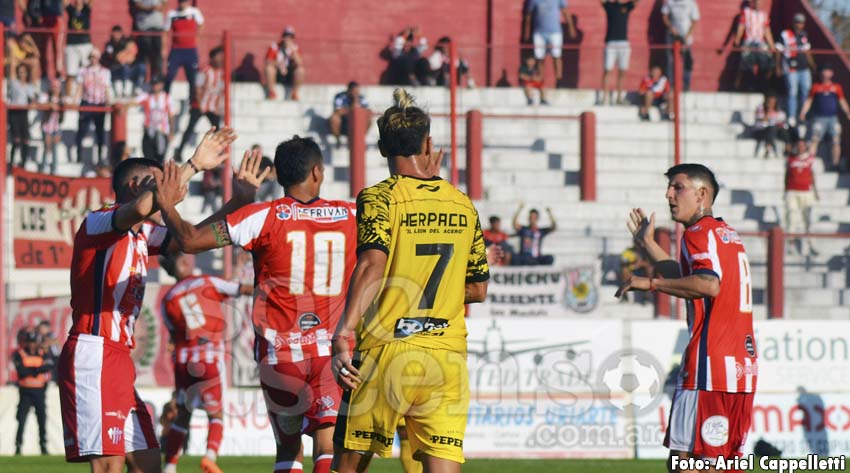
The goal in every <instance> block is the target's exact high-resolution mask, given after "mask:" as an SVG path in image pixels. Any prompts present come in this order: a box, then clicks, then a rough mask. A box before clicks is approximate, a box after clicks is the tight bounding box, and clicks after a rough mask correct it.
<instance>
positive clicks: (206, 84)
mask: <svg viewBox="0 0 850 473" xmlns="http://www.w3.org/2000/svg"><path fill="white" fill-rule="evenodd" d="M195 86H196V87H198V89H199V90H201V103H200V110H201V113H214V114H216V115H224V69H223V68H218V69H216V68H214V67H212V66H206V67H205V68H203V70H201V73H200V74H198V78H197V79H195Z"/></svg>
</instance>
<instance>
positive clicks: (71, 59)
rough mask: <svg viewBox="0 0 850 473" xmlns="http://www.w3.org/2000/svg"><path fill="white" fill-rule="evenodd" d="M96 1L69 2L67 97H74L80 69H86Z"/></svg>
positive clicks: (66, 49)
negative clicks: (93, 4) (93, 7)
mask: <svg viewBox="0 0 850 473" xmlns="http://www.w3.org/2000/svg"><path fill="white" fill-rule="evenodd" d="M92 2H94V0H68V5H67V6H66V7H65V10H66V11H67V12H68V32H67V35H66V36H65V43H66V44H65V75H66V76H67V77H66V82H65V95H66V96H68V97H73V95H74V91H73V87H74V84H75V81H76V78H77V74H78V73H79V72H80V69H82V68H83V67H85V65H86V61H87V60H88V57H89V53H90V52H91V50H92V48H93V46H92V43H91V35H90V34H89V29H91V6H92Z"/></svg>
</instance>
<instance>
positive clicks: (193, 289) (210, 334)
mask: <svg viewBox="0 0 850 473" xmlns="http://www.w3.org/2000/svg"><path fill="white" fill-rule="evenodd" d="M237 295H239V283H238V282H236V281H225V280H223V279H221V278H217V277H213V276H191V277H188V278H185V279H182V280H180V281H179V282H178V283H177V284H175V285H174V286H172V287H171V289H169V290H168V292H167V293H166V294H165V296H164V297H163V299H162V315H163V317H164V321H165V324H166V326H167V327H168V331H169V332H170V333H171V339H172V342H173V343H174V357H175V359H176V360H177V361H178V362H180V363H186V362H187V361H192V362H198V361H206V362H208V363H211V362H212V361H213V360H214V359H215V358H216V357H219V356H221V355H222V354H223V353H224V336H225V331H226V328H227V327H226V320H225V316H224V311H223V308H222V302H224V301H225V300H226V299H227V298H229V297H235V296H237Z"/></svg>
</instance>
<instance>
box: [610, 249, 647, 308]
mask: <svg viewBox="0 0 850 473" xmlns="http://www.w3.org/2000/svg"><path fill="white" fill-rule="evenodd" d="M652 271H653V268H652V263H650V262H649V258H647V255H646V251H645V250H643V249H642V248H638V247H636V246H632V247H630V248H627V249H626V250H625V251H623V252H622V253H620V274H619V275H618V276H619V278H620V280H619V281H618V284H620V285H622V284H623V283H624V282H626V281H628V280H629V278H631V277H632V276H638V277H649V276H651V275H652ZM631 294H632V296H631V300H632V302H635V303H638V304H646V303H647V302H648V301H649V300H650V297H651V294H650V293H649V292H647V291H633V292H632V293H631ZM627 300H629V298H628V297H624V298H622V299H621V300H620V302H626V301H627Z"/></svg>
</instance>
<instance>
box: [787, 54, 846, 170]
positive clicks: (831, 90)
mask: <svg viewBox="0 0 850 473" xmlns="http://www.w3.org/2000/svg"><path fill="white" fill-rule="evenodd" d="M833 75H834V71H833V70H832V66H830V65H828V64H825V65H823V66H822V67H821V82H818V83H816V84H815V85H813V86H812V90H811V91H810V92H809V98H808V99H806V102H805V103H803V109H802V110H800V117H799V118H800V123H803V122H804V121H805V119H806V115H808V113H809V111H811V112H812V120H811V122H810V124H809V130H810V131H811V135H812V143H811V146H812V153H817V151H818V145H820V142H821V141H822V140H823V139H824V138H825V137H826V136H829V137H830V138H831V139H832V166H833V167H834V168H835V169H836V170H841V168H840V164H841V163H840V161H841V123H839V122H838V109H839V108H841V110H842V111H843V112H844V115H845V116H846V117H847V118H850V106H848V105H847V100H846V99H845V98H844V89H843V88H842V87H841V84H836V83H835V82H833V81H832V77H833Z"/></svg>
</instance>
